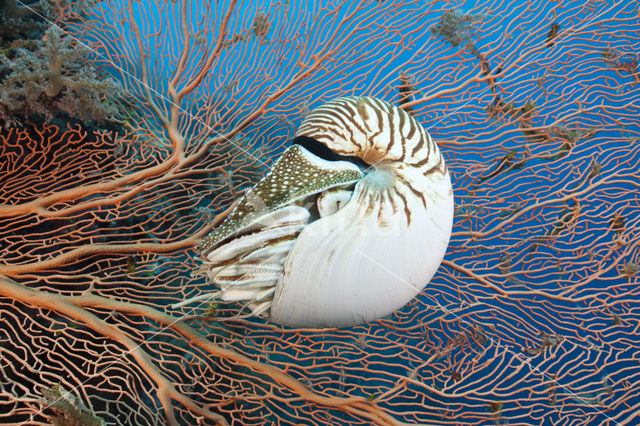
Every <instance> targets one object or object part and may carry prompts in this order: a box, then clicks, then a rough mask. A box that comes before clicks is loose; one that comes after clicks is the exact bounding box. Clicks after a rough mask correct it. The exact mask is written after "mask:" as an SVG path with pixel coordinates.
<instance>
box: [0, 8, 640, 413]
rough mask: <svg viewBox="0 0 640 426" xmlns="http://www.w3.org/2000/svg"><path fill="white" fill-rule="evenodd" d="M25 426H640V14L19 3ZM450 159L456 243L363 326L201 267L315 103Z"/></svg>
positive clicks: (11, 69) (1, 180)
mask: <svg viewBox="0 0 640 426" xmlns="http://www.w3.org/2000/svg"><path fill="white" fill-rule="evenodd" d="M0 8H1V9H0V10H1V12H2V17H1V18H0V19H1V21H0V122H1V124H2V130H1V132H0V296H1V298H0V343H1V344H0V365H1V368H0V423H3V424H19V423H24V424H60V425H62V424H69V425H71V424H73V425H79V424H83V425H100V424H119V425H156V424H157V425H161V424H181V425H196V424H234V425H254V424H269V425H270V424H283V425H286V424H304V425H370V424H380V425H395V424H437V425H492V424H496V425H503V424H504V425H506V424H518V425H540V424H559V425H586V424H589V425H590V424H594V425H595V424H597V425H601V424H602V425H624V424H629V425H631V424H639V423H640V420H639V419H640V395H639V392H640V391H639V383H638V382H639V381H640V364H639V362H640V338H639V337H638V332H639V328H640V300H639V297H640V288H639V286H638V276H639V274H638V272H639V270H640V266H639V265H640V259H639V257H640V214H639V213H640V208H639V203H640V149H639V148H640V126H639V124H640V117H639V112H640V73H639V69H638V59H639V54H640V4H639V3H638V2H637V1H629V0H626V1H623V0H620V1H610V0H609V1H606V0H601V1H598V0H588V1H585V0H580V1H549V2H546V1H536V0H532V1H519V0H507V1H492V0H490V1H483V0H481V1H477V2H460V1H377V0H373V1H340V2H336V1H326V2H324V1H296V0H290V1H286V0H283V1H279V2H278V1H274V2H263V1H254V0H252V1H235V0H231V1H229V0H227V1H224V0H220V1H202V0H194V1H189V0H172V1H164V0H158V1H152V0H140V1H131V0H129V1H124V0H123V1H119V0H114V1H105V2H92V1H81V2H72V1H67V0H59V1H51V2H49V1H47V0H42V1H40V2H30V3H27V4H25V3H21V2H20V1H19V0H5V1H4V2H2V3H1V4H0ZM344 95H366V96H372V97H377V98H380V99H384V100H386V101H388V102H390V103H392V104H395V105H397V106H400V107H401V108H403V109H404V110H405V111H407V112H409V113H410V114H412V115H413V116H414V117H415V118H416V119H417V120H418V121H419V122H420V123H422V125H423V126H424V127H425V128H426V129H427V130H428V132H429V133H430V134H431V135H432V136H433V137H434V139H435V140H436V141H437V142H438V144H439V147H440V149H441V151H442V153H443V155H444V157H445V159H446V162H447V166H448V168H449V171H450V173H451V176H452V181H453V188H454V195H455V218H454V226H453V234H452V237H451V241H450V244H449V248H448V250H447V253H446V255H445V258H444V261H443V263H442V265H441V266H440V268H439V269H438V272H437V273H436V275H435V277H434V278H433V280H432V281H431V282H430V283H429V284H428V285H427V286H426V288H425V289H424V291H422V293H421V294H420V295H419V296H418V297H417V298H415V299H414V300H412V301H411V302H410V303H409V304H407V305H406V306H405V307H404V308H402V309H401V310H399V311H398V312H395V313H394V314H392V315H390V316H388V317H386V318H383V319H381V320H378V321H374V322H371V323H368V324H365V325H360V326H355V327H350V328H345V329H288V328H285V327H282V326H278V325H276V324H272V323H270V322H268V321H265V320H262V319H260V318H254V317H238V316H237V313H238V306H237V305H235V304H233V303H229V304H225V303H217V302H212V301H204V302H201V303H199V304H193V305H188V306H183V307H171V305H173V304H175V303H178V302H180V301H182V300H184V299H188V298H191V297H194V296H197V295H199V294H202V293H207V292H211V291H212V290H214V289H213V288H212V285H211V284H209V283H207V281H206V280H205V279H204V278H203V277H202V276H200V275H199V274H198V269H199V268H200V263H201V262H200V260H199V259H198V258H197V256H196V254H195V252H194V249H193V248H194V246H195V245H196V244H197V243H198V242H199V241H200V240H201V239H202V238H203V237H204V236H205V235H206V234H207V233H208V232H210V231H211V230H212V229H213V228H214V227H215V225H217V224H218V223H220V221H221V219H222V218H223V217H224V215H225V212H228V209H229V207H230V206H232V204H233V202H234V200H236V199H237V198H238V197H240V196H241V195H242V194H243V193H244V192H245V191H246V190H247V189H248V188H250V187H251V186H252V185H253V184H255V183H256V182H257V181H258V180H259V179H260V178H261V177H262V176H263V175H264V174H265V172H266V171H267V170H268V169H269V167H270V166H271V165H272V164H273V162H274V160H275V159H277V157H278V155H279V154H280V153H281V152H282V151H283V148H284V147H285V144H286V142H287V141H288V140H289V139H291V137H292V136H293V134H294V132H295V130H296V128H297V126H298V125H299V124H300V123H301V121H302V120H303V119H304V117H305V116H306V115H307V114H308V113H309V112H310V111H312V110H313V109H314V108H315V107H317V106H319V105H322V104H323V103H325V102H326V101H328V100H330V99H333V98H335V97H338V96H344Z"/></svg>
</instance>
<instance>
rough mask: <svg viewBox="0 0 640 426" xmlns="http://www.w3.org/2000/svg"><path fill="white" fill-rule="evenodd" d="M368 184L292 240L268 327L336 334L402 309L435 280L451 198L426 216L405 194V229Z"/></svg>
mask: <svg viewBox="0 0 640 426" xmlns="http://www.w3.org/2000/svg"><path fill="white" fill-rule="evenodd" d="M374 173H375V172H374ZM368 178H375V177H374V175H373V174H371V175H368V176H367V177H366V178H365V179H363V181H362V182H360V183H359V184H358V185H357V186H356V189H355V191H354V195H353V196H352V199H351V200H350V202H349V203H347V204H346V205H345V207H344V208H342V209H340V210H339V211H337V212H336V213H335V214H333V215H330V216H327V217H325V218H323V219H321V220H318V221H316V222H313V223H311V224H310V225H308V226H307V227H305V228H304V230H303V231H302V233H301V234H300V235H299V236H298V238H297V239H296V242H295V244H294V246H293V249H292V252H291V253H290V254H289V256H288V257H287V259H286V262H285V265H284V275H283V277H282V279H281V280H280V281H279V282H278V285H277V287H276V292H275V297H274V302H273V305H272V306H271V311H270V315H271V319H272V320H273V321H274V322H277V323H281V324H286V325H289V326H292V327H342V326H345V325H356V324H360V323H364V322H368V321H372V320H374V319H378V318H382V317H384V316H386V315H389V314H391V313H392V312H394V311H396V310H398V309H399V308H401V307H402V306H403V305H405V304H406V303H407V302H408V301H409V300H411V299H412V298H413V297H415V296H416V295H417V294H418V293H419V292H420V291H421V290H422V289H423V288H424V287H425V286H426V284H427V283H428V282H429V280H430V279H431V277H432V276H433V275H434V274H435V272H436V270H437V268H438V266H439V264H440V262H441V260H442V257H443V256H444V253H445V250H446V247H447V244H448V241H449V235H450V230H451V227H450V223H451V221H452V217H451V216H452V215H451V212H452V210H453V197H452V196H449V197H437V198H434V199H432V200H429V203H428V206H429V210H428V211H427V210H426V209H425V208H424V205H423V204H422V201H420V200H419V199H417V198H415V197H411V196H410V195H409V194H405V199H406V200H407V203H408V204H409V205H408V208H409V210H410V211H411V220H410V221H408V220H407V217H406V215H405V212H404V210H403V207H402V203H401V201H402V200H401V199H400V198H395V199H393V200H391V199H390V198H393V195H392V194H391V193H385V192H384V191H383V192H382V193H385V194H386V195H387V196H386V197H385V196H382V195H380V194H381V193H378V194H376V193H375V192H376V191H371V189H367V188H366V184H367V179H368ZM446 179H447V182H446V183H448V175H446ZM443 181H444V179H443ZM449 185H450V184H449ZM445 186H446V185H445ZM369 198H371V201H374V202H368V201H369V200H368V199H369ZM358 201H359V202H358ZM382 218H384V220H381V219H382Z"/></svg>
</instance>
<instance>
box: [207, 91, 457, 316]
mask: <svg viewBox="0 0 640 426" xmlns="http://www.w3.org/2000/svg"><path fill="white" fill-rule="evenodd" d="M298 143H299V144H298ZM321 157H324V158H321ZM325 158H326V159H325ZM329 160H333V161H329ZM344 160H348V161H344ZM354 163H355V164H354ZM358 165H360V166H363V165H365V166H364V167H367V166H366V165H370V167H368V168H367V169H366V170H362V169H361V168H360V167H358ZM452 221H453V193H452V189H451V181H450V177H449V173H448V171H447V168H446V166H445V163H444V159H443V158H442V155H441V154H440V151H439V149H438V147H437V145H436V144H435V142H434V141H433V140H432V139H431V137H430V136H429V134H428V133H427V132H426V131H425V130H424V129H423V128H422V126H421V125H420V124H419V123H418V122H417V121H416V120H415V119H414V118H413V117H411V116H410V115H409V114H407V113H406V112H405V111H403V110H401V109H399V108H396V107H394V106H392V105H390V104H388V103H386V102H384V101H380V100H377V99H372V98H365V97H345V98H338V99H335V100H333V101H331V102H329V103H327V104H325V105H323V106H321V107H319V108H318V109H316V110H314V111H313V112H312V113H311V114H309V115H308V116H307V118H306V119H305V120H304V122H303V123H302V124H301V126H300V128H299V130H298V132H297V133H296V139H295V140H294V145H292V146H291V147H290V148H288V149H287V150H286V151H285V153H284V154H283V155H282V157H281V158H280V159H279V160H278V161H277V162H276V163H275V165H274V167H273V168H272V170H271V171H270V172H269V173H268V174H267V176H266V177H265V178H264V179H263V180H262V181H260V182H259V183H258V184H257V185H256V186H255V187H254V188H253V189H252V190H250V191H248V192H247V194H246V195H245V196H244V197H243V199H242V200H240V202H239V204H238V205H237V207H236V208H235V210H234V211H233V212H232V213H231V215H230V216H229V217H228V218H227V219H226V220H225V221H224V222H223V224H222V225H221V226H220V227H218V228H217V229H216V230H215V231H213V232H212V233H211V234H210V235H209V236H208V237H207V238H206V239H205V240H203V242H202V243H201V244H200V245H199V246H198V250H199V251H200V253H201V255H202V256H203V258H204V269H205V271H206V273H207V275H208V276H209V277H210V279H211V281H212V282H213V283H215V285H216V286H217V287H218V288H219V289H220V290H219V291H218V292H215V293H213V295H215V296H216V297H219V298H221V299H222V300H234V301H239V302H240V303H243V304H245V305H246V306H247V307H248V308H249V309H251V310H252V312H253V313H254V314H256V315H262V316H264V317H265V318H268V319H270V320H271V321H274V322H277V323H281V324H285V325H289V326H293V327H340V326H349V325H355V324H359V323H362V322H366V321H371V320H374V319H377V318H381V317H383V316H385V315H388V314H389V313H391V312H393V311H395V310H397V309H399V308H400V307H402V306H403V305H404V304H406V303H407V302H408V301H409V300H411V299H412V298H413V297H415V296H416V294H417V293H419V292H420V291H421V290H422V289H423V288H424V287H425V286H426V284H427V283H428V282H429V280H430V279H431V278H432V276H433V275H434V274H435V272H436V270H437V268H438V266H439V265H440V262H441V260H442V258H443V256H444V253H445V251H446V247H447V244H448V241H449V236H450V233H451V226H452ZM200 298H201V297H198V299H200Z"/></svg>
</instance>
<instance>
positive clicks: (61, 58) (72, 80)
mask: <svg viewBox="0 0 640 426" xmlns="http://www.w3.org/2000/svg"><path fill="white" fill-rule="evenodd" d="M34 44H35V48H34V49H32V50H29V49H27V48H24V47H18V48H16V49H12V51H13V52H14V55H13V57H11V58H10V57H8V56H7V55H0V66H1V67H0V73H1V74H0V76H2V77H0V120H4V121H5V123H6V124H8V125H12V124H16V123H19V122H21V121H22V120H24V118H26V117H27V116H29V115H31V114H39V115H43V116H45V117H46V118H47V119H49V120H51V119H53V117H54V116H56V115H59V114H60V112H64V113H66V114H68V115H69V116H70V117H72V118H79V119H82V120H86V121H89V120H95V121H102V120H106V119H108V118H109V117H111V116H112V115H114V114H116V112H117V107H116V106H115V103H114V101H113V99H114V96H117V94H118V93H119V85H118V84H117V83H116V81H115V80H114V79H112V78H111V77H108V76H99V75H98V72H97V70H96V69H95V68H94V67H93V66H92V65H91V64H90V63H88V62H87V61H86V59H87V56H88V55H89V50H88V49H87V48H85V47H83V46H81V45H79V44H78V43H77V42H74V40H73V39H72V38H71V37H69V36H62V33H61V31H60V30H59V29H58V28H57V27H54V26H52V27H50V28H49V29H48V30H47V31H46V32H45V35H44V37H43V39H42V40H41V41H36V42H35V43H34Z"/></svg>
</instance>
